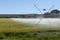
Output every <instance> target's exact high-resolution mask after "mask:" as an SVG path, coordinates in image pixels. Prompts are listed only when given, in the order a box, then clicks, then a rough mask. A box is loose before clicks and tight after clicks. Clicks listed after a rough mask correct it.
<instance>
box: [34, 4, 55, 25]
mask: <svg viewBox="0 0 60 40" xmlns="http://www.w3.org/2000/svg"><path fill="white" fill-rule="evenodd" d="M34 7H35V8H36V9H37V10H38V11H39V12H40V13H41V17H40V20H39V21H38V22H37V24H39V23H40V22H41V21H42V19H43V18H44V17H43V13H42V12H41V10H40V9H39V8H38V7H37V5H36V4H34ZM53 7H54V5H53V6H52V7H51V8H50V9H49V10H48V12H49V11H50V10H51V9H52V8H53ZM44 11H46V9H44ZM48 23H49V24H51V23H50V21H49V19H48Z"/></svg>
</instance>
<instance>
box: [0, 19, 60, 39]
mask: <svg viewBox="0 0 60 40" xmlns="http://www.w3.org/2000/svg"><path fill="white" fill-rule="evenodd" d="M49 30H60V27H52V26H48V25H34V24H27V23H21V22H19V23H18V22H15V21H12V20H10V19H9V18H8V19H6V18H0V39H1V40H59V39H60V32H46V31H49Z"/></svg>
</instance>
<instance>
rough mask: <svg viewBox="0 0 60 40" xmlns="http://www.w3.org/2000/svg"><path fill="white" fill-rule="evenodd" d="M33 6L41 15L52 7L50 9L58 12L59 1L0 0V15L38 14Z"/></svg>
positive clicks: (59, 8) (59, 7)
mask: <svg viewBox="0 0 60 40" xmlns="http://www.w3.org/2000/svg"><path fill="white" fill-rule="evenodd" d="M34 4H36V5H37V7H38V8H39V9H40V10H41V11H42V13H44V12H47V11H48V10H49V9H50V8H51V7H52V6H53V5H54V7H53V8H52V9H58V10H60V5H59V4H60V0H0V14H33V13H35V14H40V12H39V11H38V10H37V9H36V8H35V7H34ZM43 9H46V11H43ZM52 9H51V10H52ZM51 10H50V11H51Z"/></svg>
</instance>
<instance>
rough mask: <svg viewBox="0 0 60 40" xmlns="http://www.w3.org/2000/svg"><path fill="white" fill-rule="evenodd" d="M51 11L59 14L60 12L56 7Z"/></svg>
mask: <svg viewBox="0 0 60 40" xmlns="http://www.w3.org/2000/svg"><path fill="white" fill-rule="evenodd" d="M50 13H54V14H58V13H60V11H59V10H57V9H54V10H52V11H51V12H50Z"/></svg>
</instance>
